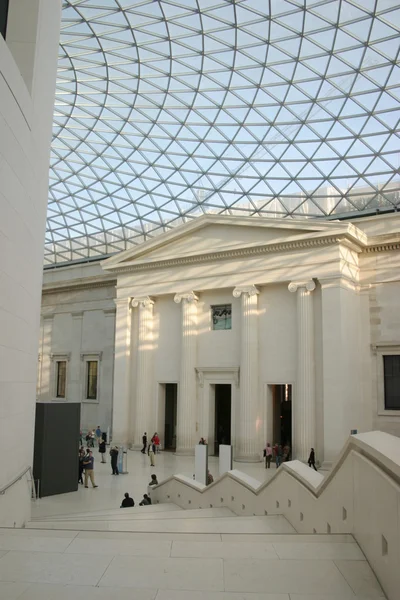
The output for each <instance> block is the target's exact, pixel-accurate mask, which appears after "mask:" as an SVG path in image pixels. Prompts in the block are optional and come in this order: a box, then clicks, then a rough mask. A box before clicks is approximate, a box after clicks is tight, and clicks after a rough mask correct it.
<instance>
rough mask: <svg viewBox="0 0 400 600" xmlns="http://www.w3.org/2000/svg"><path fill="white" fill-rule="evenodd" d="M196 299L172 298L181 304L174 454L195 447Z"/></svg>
mask: <svg viewBox="0 0 400 600" xmlns="http://www.w3.org/2000/svg"><path fill="white" fill-rule="evenodd" d="M197 300H198V298H197V296H196V295H195V294H194V292H187V293H184V294H176V295H175V298H174V302H176V303H177V304H180V303H182V309H181V310H182V313H181V314H182V325H181V373H180V383H179V390H178V406H177V424H176V453H177V454H194V446H195V444H196V440H195V433H196V371H195V366H196V354H197V339H196V336H197Z"/></svg>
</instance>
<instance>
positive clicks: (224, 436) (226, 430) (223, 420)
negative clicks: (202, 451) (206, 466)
mask: <svg viewBox="0 0 400 600" xmlns="http://www.w3.org/2000/svg"><path fill="white" fill-rule="evenodd" d="M231 413H232V388H231V385H230V384H229V383H216V384H215V421H214V423H215V427H214V455H215V456H218V454H219V445H220V444H230V443H231V422H232V420H231V417H232V414H231Z"/></svg>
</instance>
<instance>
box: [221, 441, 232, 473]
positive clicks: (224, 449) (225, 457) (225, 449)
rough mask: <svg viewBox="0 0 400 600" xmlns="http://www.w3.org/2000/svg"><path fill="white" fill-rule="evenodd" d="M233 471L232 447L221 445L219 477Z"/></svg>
mask: <svg viewBox="0 0 400 600" xmlns="http://www.w3.org/2000/svg"><path fill="white" fill-rule="evenodd" d="M228 471H232V446H227V445H225V444H220V446H219V476H220V477H222V475H223V474H224V473H227V472H228Z"/></svg>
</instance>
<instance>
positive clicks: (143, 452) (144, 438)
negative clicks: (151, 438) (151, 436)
mask: <svg viewBox="0 0 400 600" xmlns="http://www.w3.org/2000/svg"><path fill="white" fill-rule="evenodd" d="M142 443H143V448H142V449H141V451H140V452H141V453H142V454H146V448H147V433H146V431H145V432H144V434H143V435H142Z"/></svg>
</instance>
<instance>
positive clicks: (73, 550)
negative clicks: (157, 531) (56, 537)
mask: <svg viewBox="0 0 400 600" xmlns="http://www.w3.org/2000/svg"><path fill="white" fill-rule="evenodd" d="M171 544H172V542H170V541H160V540H157V542H154V541H151V540H148V539H146V540H129V539H123V540H109V539H82V538H77V539H75V540H73V542H72V543H71V544H70V545H69V546H68V548H67V550H66V552H67V553H68V554H108V555H114V556H116V555H121V554H128V555H131V556H149V557H156V556H158V557H165V558H167V557H168V556H170V552H171Z"/></svg>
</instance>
